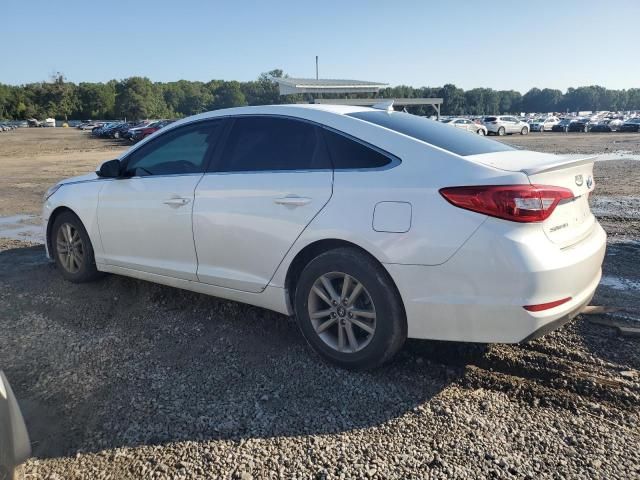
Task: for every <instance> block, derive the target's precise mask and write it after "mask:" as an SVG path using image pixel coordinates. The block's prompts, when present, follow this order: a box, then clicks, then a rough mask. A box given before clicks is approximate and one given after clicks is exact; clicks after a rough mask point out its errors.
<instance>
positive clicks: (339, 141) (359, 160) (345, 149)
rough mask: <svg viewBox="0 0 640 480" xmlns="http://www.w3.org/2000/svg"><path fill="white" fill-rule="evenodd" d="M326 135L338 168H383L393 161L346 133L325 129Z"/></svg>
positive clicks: (332, 159)
mask: <svg viewBox="0 0 640 480" xmlns="http://www.w3.org/2000/svg"><path fill="white" fill-rule="evenodd" d="M449 128H451V127H449ZM324 137H325V140H326V143H327V147H328V149H329V155H330V156H331V161H332V163H333V168H335V169H336V170H345V169H354V168H356V169H363V168H381V167H384V166H387V165H389V164H390V163H391V162H392V159H391V158H390V157H389V156H387V155H385V154H383V153H382V152H379V151H377V150H374V149H373V148H371V147H369V146H367V145H364V144H363V143H360V142H358V141H356V140H353V139H351V138H348V137H346V136H345V135H341V134H339V133H335V132H332V131H331V130H326V129H325V130H324Z"/></svg>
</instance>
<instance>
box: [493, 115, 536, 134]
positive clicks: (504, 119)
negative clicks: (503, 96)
mask: <svg viewBox="0 0 640 480" xmlns="http://www.w3.org/2000/svg"><path fill="white" fill-rule="evenodd" d="M482 123H483V125H484V126H485V127H487V133H488V134H494V135H506V134H511V133H519V134H521V135H527V134H528V133H529V124H528V123H527V122H524V121H522V120H518V119H517V118H516V117H513V116H510V115H500V116H496V117H484V119H483V121H482Z"/></svg>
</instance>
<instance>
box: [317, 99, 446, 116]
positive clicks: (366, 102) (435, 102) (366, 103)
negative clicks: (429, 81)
mask: <svg viewBox="0 0 640 480" xmlns="http://www.w3.org/2000/svg"><path fill="white" fill-rule="evenodd" d="M390 100H393V105H399V106H410V105H431V106H432V107H433V108H434V110H435V111H436V114H437V116H438V118H440V106H441V105H442V98H393V99H392V98H386V99H385V98H316V99H314V101H313V103H326V104H331V105H354V106H363V107H370V106H372V105H376V104H379V103H381V102H384V101H390Z"/></svg>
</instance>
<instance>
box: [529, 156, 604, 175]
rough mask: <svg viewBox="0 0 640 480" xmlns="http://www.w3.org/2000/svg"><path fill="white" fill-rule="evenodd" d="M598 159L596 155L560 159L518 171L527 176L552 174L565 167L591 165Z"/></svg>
mask: <svg viewBox="0 0 640 480" xmlns="http://www.w3.org/2000/svg"><path fill="white" fill-rule="evenodd" d="M596 158H598V156H597V155H590V156H588V157H578V158H560V159H558V161H557V162H554V163H550V164H546V165H540V166H539V167H531V168H523V169H522V170H520V171H521V172H522V173H524V174H525V175H527V176H531V175H537V174H539V173H547V172H553V171H555V170H560V169H562V168H567V167H578V166H580V165H585V164H587V163H593V162H595V161H596Z"/></svg>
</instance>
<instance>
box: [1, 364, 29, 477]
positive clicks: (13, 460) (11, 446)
mask: <svg viewBox="0 0 640 480" xmlns="http://www.w3.org/2000/svg"><path fill="white" fill-rule="evenodd" d="M30 456H31V442H30V441H29V434H28V433H27V428H26V425H25V423H24V419H23V418H22V413H21V412H20V407H19V406H18V402H17V401H16V397H15V396H14V394H13V391H12V390H11V386H10V385H9V382H8V381H7V377H6V376H5V374H4V373H3V372H2V370H0V478H1V479H3V480H5V479H6V480H17V479H20V478H23V476H22V473H23V472H22V464H23V463H24V462H26V461H27V459H28V458H29V457H30Z"/></svg>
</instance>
